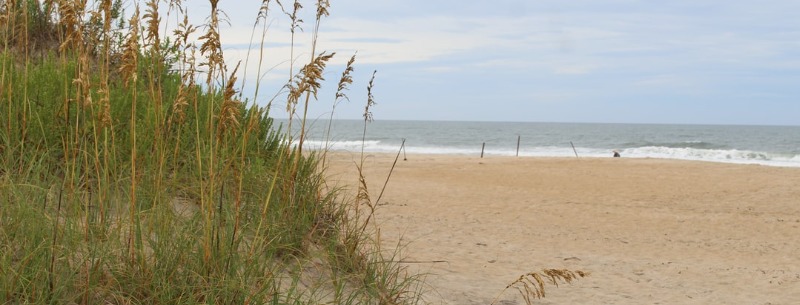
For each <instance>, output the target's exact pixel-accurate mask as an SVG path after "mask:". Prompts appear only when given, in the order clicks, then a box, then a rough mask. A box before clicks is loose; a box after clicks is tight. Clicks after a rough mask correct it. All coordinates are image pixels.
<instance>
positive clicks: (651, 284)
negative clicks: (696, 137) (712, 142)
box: [327, 152, 800, 305]
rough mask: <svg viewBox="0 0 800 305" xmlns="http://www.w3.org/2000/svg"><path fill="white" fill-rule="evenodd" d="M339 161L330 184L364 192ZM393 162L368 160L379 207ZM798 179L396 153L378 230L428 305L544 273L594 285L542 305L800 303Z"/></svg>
mask: <svg viewBox="0 0 800 305" xmlns="http://www.w3.org/2000/svg"><path fill="white" fill-rule="evenodd" d="M330 158H331V160H330V161H329V164H330V167H329V169H328V172H327V173H328V175H329V176H330V177H331V181H339V182H340V183H341V184H347V185H352V186H355V185H356V184H357V175H356V168H355V163H354V161H356V160H357V159H358V158H359V157H358V154H351V153H345V152H338V153H335V154H333V155H332V157H330ZM394 158H395V156H394V155H389V154H369V155H368V156H367V158H366V162H365V171H364V173H365V176H366V178H367V180H368V182H369V184H368V185H369V189H370V193H371V195H372V198H373V200H375V199H376V198H377V196H378V193H380V190H381V187H382V186H383V182H384V181H385V180H386V177H387V174H388V173H389V169H390V168H391V165H392V162H393V161H394ZM798 182H800V169H795V168H776V167H766V166H757V165H735V164H719V163H705V162H689V161H676V160H660V159H627V158H594V159H586V158H584V159H575V158H571V159H567V158H514V157H497V156H490V157H487V158H484V159H481V158H478V157H467V156H447V155H409V156H408V161H403V156H402V155H401V156H400V161H399V162H398V163H397V166H396V168H395V169H394V172H393V174H392V176H391V180H390V181H389V184H388V187H387V188H386V191H385V193H384V195H383V198H382V199H381V206H380V207H379V208H378V211H377V214H376V217H377V218H376V220H377V224H379V226H380V233H381V239H382V241H383V244H384V245H385V246H386V247H395V246H397V245H398V244H400V245H401V246H402V249H401V253H402V256H403V259H404V260H405V261H407V262H408V263H404V264H405V265H407V266H408V268H409V270H411V271H414V272H422V273H426V274H428V275H427V280H426V282H427V284H428V292H427V293H426V295H425V300H426V301H427V302H429V303H432V304H489V303H491V302H492V300H494V299H495V297H497V296H498V294H499V293H500V292H502V291H503V289H504V288H505V287H506V285H508V284H509V283H511V282H513V281H514V280H516V279H517V278H518V277H519V276H520V275H521V274H523V273H526V272H530V271H539V270H541V269H543V268H555V269H561V268H566V269H570V270H582V271H586V272H590V273H591V275H590V276H589V277H586V278H582V279H579V280H577V281H575V282H573V283H572V284H563V285H559V286H558V287H555V286H552V285H550V286H546V290H547V296H546V298H543V299H541V300H537V301H535V302H534V303H535V304H800V240H798V234H800V184H798ZM430 261H445V262H441V263H431V262H430ZM497 304H504V305H511V304H525V302H524V300H523V299H522V298H521V297H520V295H519V292H517V291H516V290H513V289H510V290H508V291H506V292H505V293H503V294H502V295H501V296H500V297H499V301H498V302H497Z"/></svg>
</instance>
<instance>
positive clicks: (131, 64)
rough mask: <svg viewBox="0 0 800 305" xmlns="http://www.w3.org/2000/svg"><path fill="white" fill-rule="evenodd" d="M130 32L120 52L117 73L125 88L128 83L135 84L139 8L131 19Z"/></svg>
mask: <svg viewBox="0 0 800 305" xmlns="http://www.w3.org/2000/svg"><path fill="white" fill-rule="evenodd" d="M129 24H131V25H133V26H131V27H130V32H129V33H128V40H127V41H126V43H125V49H124V50H123V51H122V65H121V66H120V68H119V72H120V74H121V75H122V80H123V82H125V84H126V85H127V86H130V81H133V82H134V83H136V81H137V75H138V73H137V72H138V71H137V70H138V67H139V27H138V24H139V7H138V6H137V7H136V10H135V11H134V13H133V16H132V17H131V20H130V23H129Z"/></svg>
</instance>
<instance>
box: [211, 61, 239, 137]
mask: <svg viewBox="0 0 800 305" xmlns="http://www.w3.org/2000/svg"><path fill="white" fill-rule="evenodd" d="M240 64H241V62H239V64H237V65H236V68H234V69H233V72H231V75H230V77H229V78H228V82H227V83H226V84H225V90H224V91H223V102H222V107H221V108H220V111H219V124H218V125H217V139H220V140H221V139H222V136H223V135H224V134H225V133H226V132H232V131H234V130H236V128H237V127H239V120H238V119H237V118H238V117H239V112H240V111H239V105H240V104H241V103H240V102H239V101H237V100H235V99H234V96H235V95H236V89H234V86H235V85H236V72H237V71H238V70H239V65H240Z"/></svg>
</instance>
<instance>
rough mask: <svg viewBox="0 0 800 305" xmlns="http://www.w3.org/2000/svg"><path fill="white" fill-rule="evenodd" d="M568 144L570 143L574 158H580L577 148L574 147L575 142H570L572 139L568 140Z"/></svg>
mask: <svg viewBox="0 0 800 305" xmlns="http://www.w3.org/2000/svg"><path fill="white" fill-rule="evenodd" d="M569 145H572V151H573V152H575V158H578V159H580V158H581V157H578V150H577V149H575V144H572V141H569Z"/></svg>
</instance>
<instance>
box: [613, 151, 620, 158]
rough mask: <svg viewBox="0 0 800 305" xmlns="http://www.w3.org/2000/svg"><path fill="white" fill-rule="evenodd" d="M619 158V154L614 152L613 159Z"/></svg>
mask: <svg viewBox="0 0 800 305" xmlns="http://www.w3.org/2000/svg"><path fill="white" fill-rule="evenodd" d="M619 157H620V155H619V152H618V151H616V150H615V151H614V158H619Z"/></svg>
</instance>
